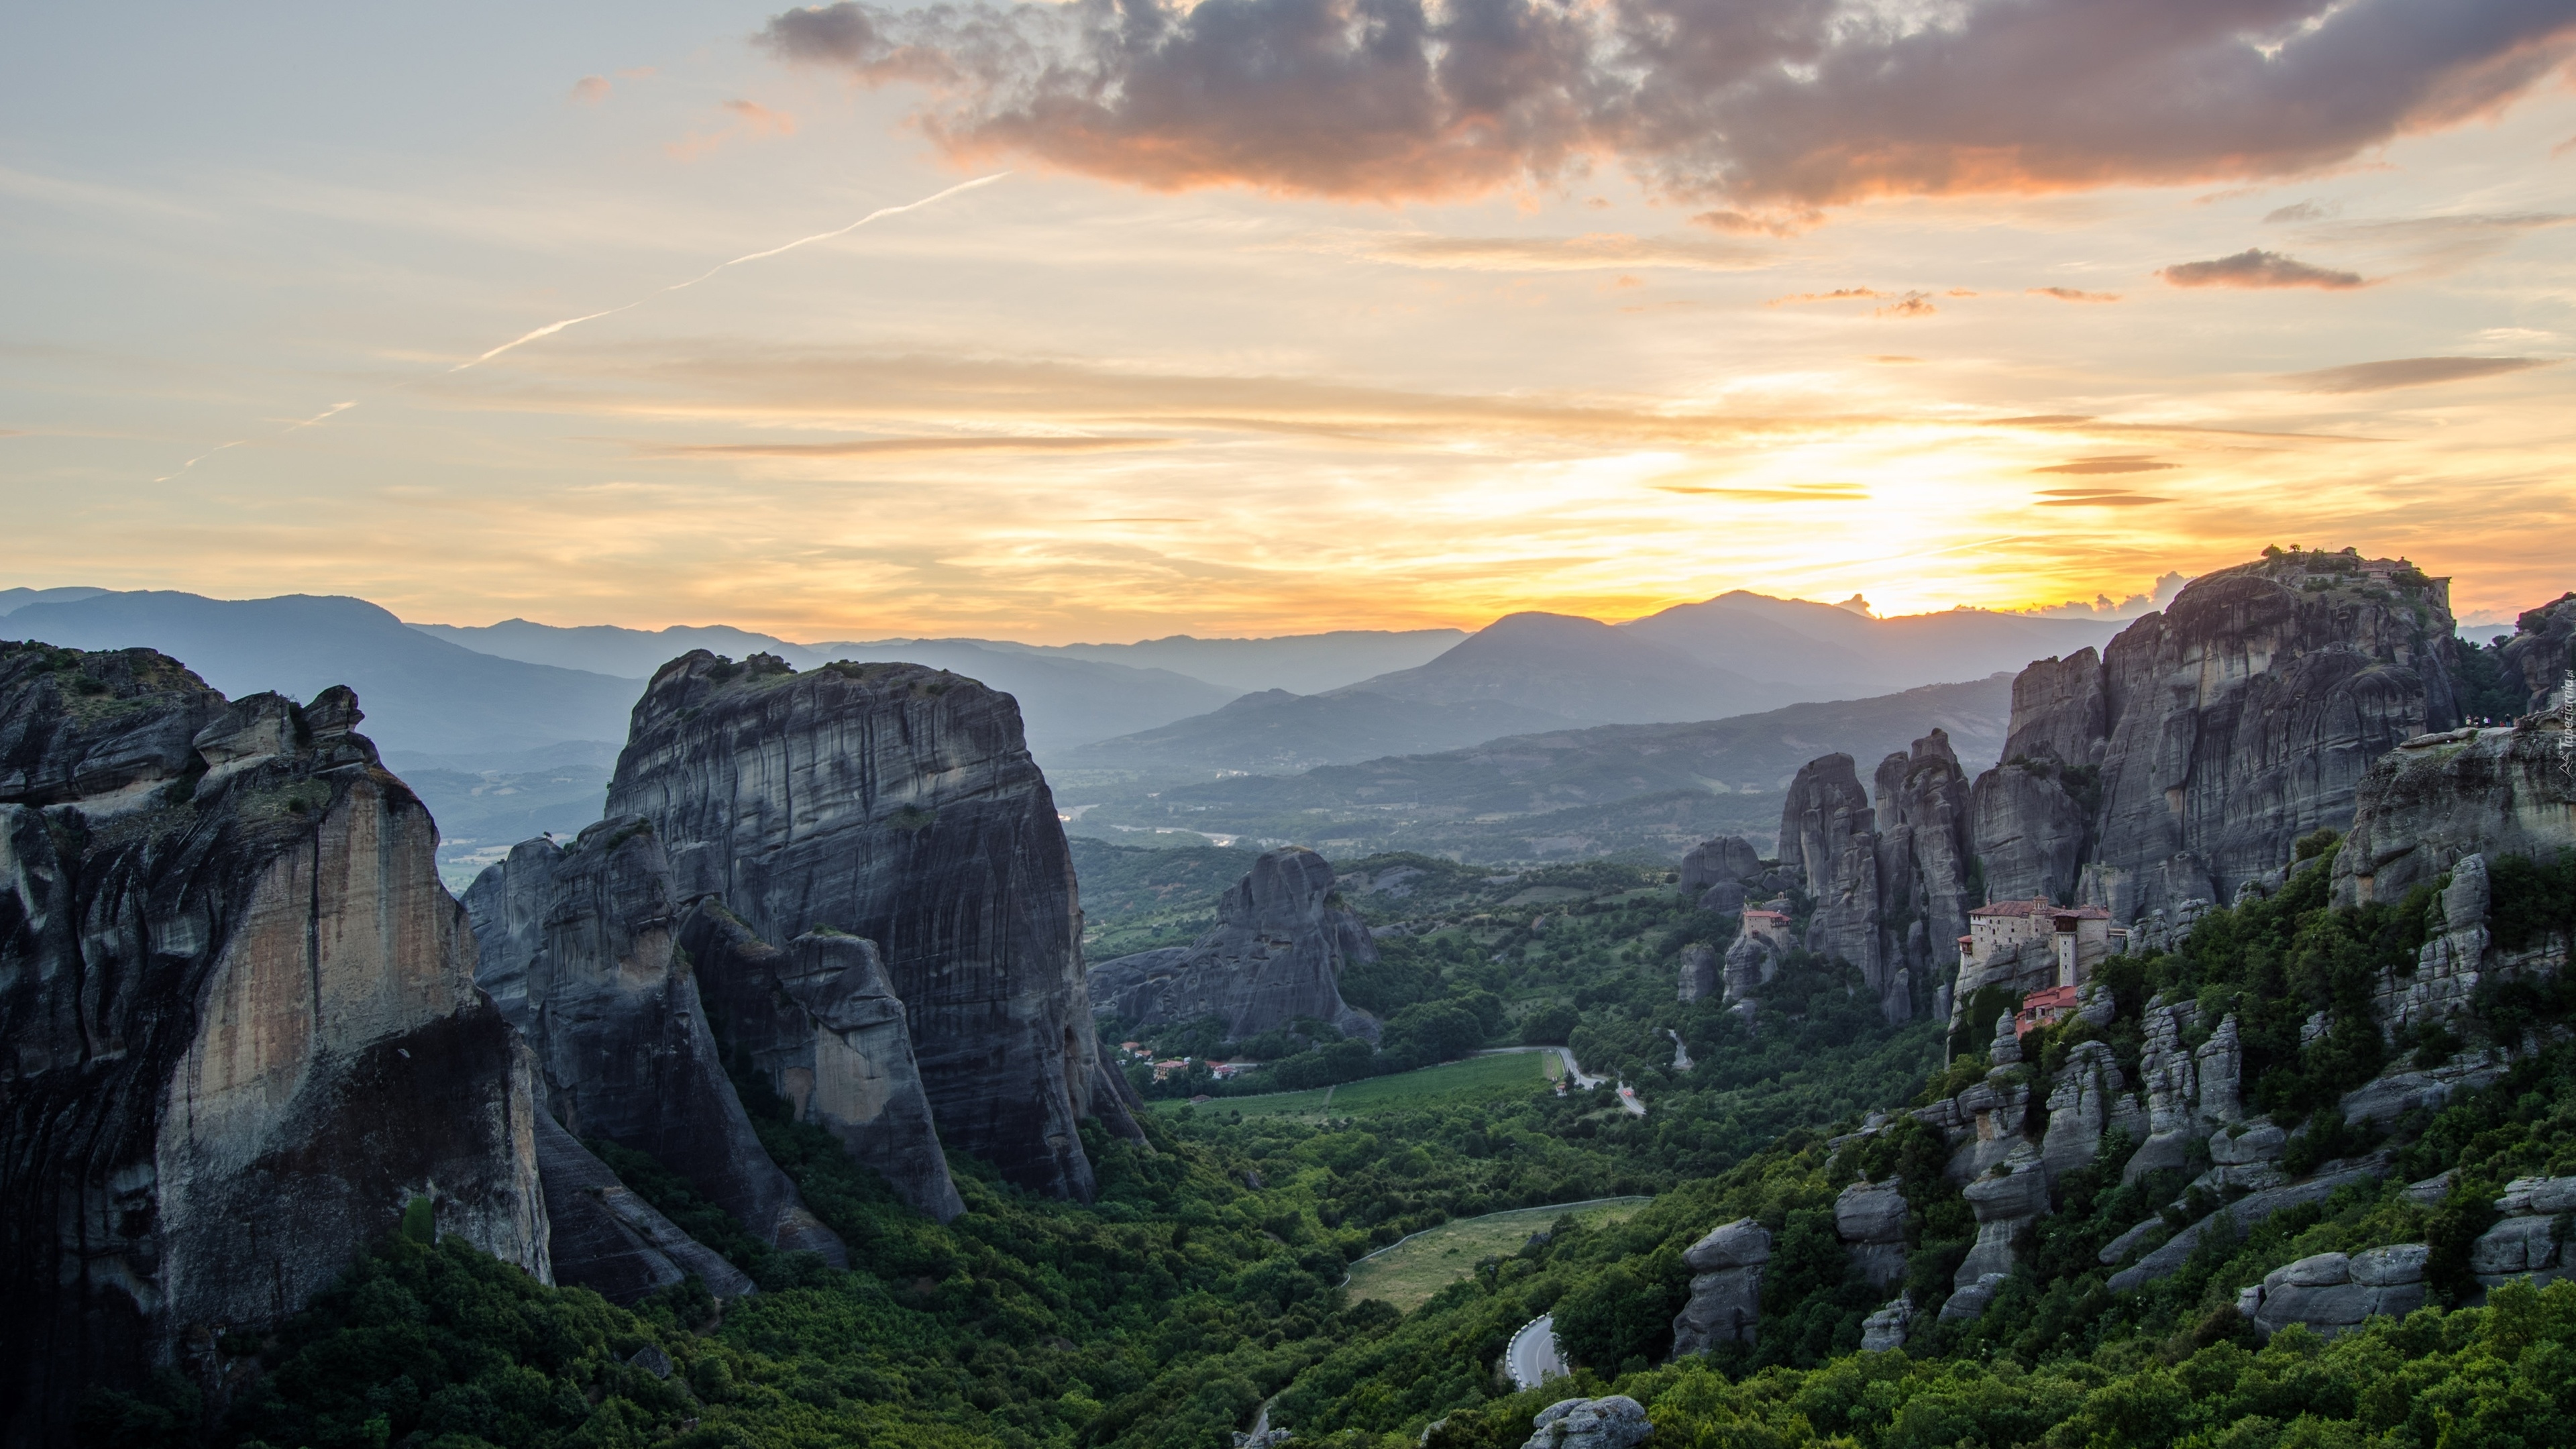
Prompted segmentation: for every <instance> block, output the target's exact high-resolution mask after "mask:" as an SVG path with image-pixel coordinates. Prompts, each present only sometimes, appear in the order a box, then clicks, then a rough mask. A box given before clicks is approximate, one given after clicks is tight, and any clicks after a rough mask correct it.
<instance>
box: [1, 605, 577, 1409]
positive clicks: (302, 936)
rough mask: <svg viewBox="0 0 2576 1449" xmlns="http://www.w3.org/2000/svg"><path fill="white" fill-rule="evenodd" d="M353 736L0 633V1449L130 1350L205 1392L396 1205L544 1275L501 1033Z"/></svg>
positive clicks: (419, 827)
mask: <svg viewBox="0 0 2576 1449" xmlns="http://www.w3.org/2000/svg"><path fill="white" fill-rule="evenodd" d="M359 718H360V716H359V712H358V708H357V700H356V698H355V696H353V695H351V694H350V693H349V692H348V691H347V690H345V689H333V690H328V691H325V692H324V693H323V694H322V695H321V696H320V697H319V698H317V699H315V700H314V701H313V702H312V703H311V704H310V705H306V706H303V707H301V708H299V707H297V706H295V705H294V704H291V703H289V702H288V701H286V700H284V699H281V698H279V697H277V696H275V695H255V696H252V697H250V698H247V699H243V700H241V701H238V702H235V703H230V704H228V703H227V702H226V701H225V700H224V698H223V696H221V695H220V694H217V693H216V692H215V691H213V690H211V689H208V688H206V687H205V686H204V685H203V684H201V683H200V682H199V681H198V680H197V679H196V678H195V676H193V675H191V674H189V673H188V672H187V670H186V669H185V668H183V667H182V666H180V665H179V664H178V663H176V662H175V661H173V660H170V659H168V658H166V657H164V656H161V655H159V654H155V653H153V652H151V651H149V650H126V651H122V652H118V653H106V654H82V653H79V652H78V651H73V650H56V649H51V648H48V647H47V646H44V645H0V1047H5V1056H0V1103H5V1114H6V1115H5V1119H4V1120H0V1133H5V1143H0V1202H6V1203H7V1204H8V1205H9V1206H8V1209H7V1211H6V1212H5V1213H0V1301H5V1302H6V1303H7V1304H8V1305H9V1312H8V1313H7V1314H6V1315H0V1365H5V1367H4V1368H0V1372H5V1373H6V1374H7V1375H8V1389H7V1390H6V1392H5V1393H0V1403H5V1404H7V1405H9V1406H10V1407H9V1410H8V1413H9V1416H10V1417H9V1420H8V1422H7V1423H6V1424H5V1425H0V1437H5V1438H6V1439H7V1440H8V1441H9V1442H12V1443H33V1442H45V1441H48V1440H54V1439H59V1438H61V1437H62V1436H63V1435H64V1433H65V1432H66V1430H67V1427H68V1416H69V1413H70V1410H71V1407H72V1404H73V1402H74V1401H75V1400H76V1398H77V1397H78V1395H79V1394H80V1393H81V1392H83V1391H85V1390H87V1389H88V1388H90V1387H93V1386H101V1385H104V1386H108V1387H117V1386H122V1385H126V1384H130V1383H132V1382H133V1381H134V1380H136V1379H137V1378H139V1377H140V1376H142V1374H143V1373H144V1372H145V1371H146V1370H147V1369H148V1368H149V1367H150V1366H152V1365H154V1364H178V1365H181V1366H182V1367H184V1368H187V1369H190V1370H192V1371H194V1372H195V1373H197V1374H198V1375H199V1376H201V1377H202V1378H203V1379H204V1380H205V1381H206V1382H208V1383H209V1385H210V1386H211V1385H212V1384H213V1383H214V1382H215V1379H216V1375H218V1374H219V1372H220V1367H221V1366H220V1362H219V1358H218V1355H219V1353H220V1350H219V1349H218V1347H217V1345H218V1344H219V1342H220V1341H221V1336H222V1335H223V1334H224V1333H226V1332H230V1331H234V1330H242V1331H250V1332H257V1331H259V1330H261V1329H264V1328H266V1327H268V1326H270V1325H273V1324H275V1323H276V1322H277V1321H279V1320H280V1319H281V1318H282V1317H283V1316H285V1315H286V1314H289V1313H292V1312H294V1311H296V1310H297V1309H299V1308H301V1307H302V1306H303V1304H304V1303H305V1301H306V1300H307V1299H308V1298H309V1297H310V1296H311V1295H312V1294H313V1293H314V1292H316V1291H317V1290H319V1289H321V1288H322V1287H324V1286H326V1285H327V1284H329V1283H330V1282H331V1280H332V1279H334V1278H336V1277H337V1276H338V1275H339V1274H340V1273H341V1271H342V1270H343V1269H345V1268H346V1267H347V1266H348V1264H349V1263H350V1261H351V1260H352V1259H353V1258H354V1257H355V1256H356V1255H357V1254H358V1253H359V1252H361V1251H362V1250H363V1249H364V1248H365V1247H366V1246H367V1245H368V1244H369V1243H371V1242H373V1241H375V1240H376V1239H378V1238H380V1237H382V1236H384V1235H385V1234H387V1233H390V1232H392V1231H393V1230H394V1228H395V1227H396V1225H397V1224H398V1222H399V1221H400V1219H401V1217H402V1215H403V1213H404V1211H405V1208H406V1206H407V1204H408V1203H409V1202H410V1201H411V1200H412V1199H413V1198H427V1199H429V1200H430V1202H431V1204H432V1213H433V1219H434V1221H435V1223H436V1225H437V1227H438V1229H439V1231H441V1232H442V1233H453V1234H458V1235H461V1236H463V1237H464V1238H466V1239H467V1240H468V1241H470V1242H472V1243H474V1244H475V1245H476V1246H478V1247H480V1248H482V1249H484V1250H485V1251H488V1252H490V1253H493V1254H494V1255H496V1256H498V1257H500V1258H502V1259H503V1260H505V1261H507V1262H511V1263H515V1264H517V1265H519V1266H520V1267H522V1268H524V1269H526V1270H528V1271H529V1272H531V1273H534V1274H537V1275H539V1276H541V1277H542V1276H544V1275H545V1274H546V1273H547V1271H548V1263H547V1256H546V1212H545V1206H544V1203H543V1200H542V1197H541V1195H540V1192H539V1187H538V1182H537V1166H536V1144H535V1136H536V1130H537V1129H536V1116H537V1113H536V1106H535V1100H534V1092H535V1087H534V1082H533V1078H532V1070H531V1064H530V1061H529V1058H528V1055H527V1053H526V1049H525V1048H524V1047H522V1046H520V1045H519V1044H518V1042H517V1040H516V1038H515V1036H514V1034H513V1033H512V1032H511V1030H510V1028H509V1024H508V1023H507V1022H505V1021H504V1020H502V1018H501V1015H500V1013H499V1012H498V1011H496V1010H494V1009H493V1008H492V1007H491V1006H490V1005H488V1004H487V1003H485V1002H483V1001H482V1000H481V998H480V997H478V996H477V995H476V993H475V990H474V981H473V965H474V946H473V939H472V937H471V936H470V935H469V934H468V933H467V930H466V927H465V920H464V912H463V911H462V910H460V909H459V908H458V907H457V905H456V903H455V901H453V900H452V899H450V898H449V896H448V894H447V892H446V891H445V890H444V889H443V888H441V886H440V885H439V881H438V872H437V868H436V863H435V859H434V852H435V850H436V846H437V831H436V828H435V827H434V826H433V825H432V824H431V822H430V819H429V814H428V812H427V811H425V810H424V809H422V808H421V806H420V803H419V801H418V800H417V799H416V798H414V797H413V795H412V793H411V792H410V791H409V790H408V789H406V788H405V787H404V786H403V784H402V782H401V781H399V780H397V779H395V778H394V777H393V776H392V775H390V774H388V773H387V772H386V771H385V770H384V769H383V768H382V766H380V765H379V764H378V763H377V761H376V753H375V747H374V746H373V745H371V744H369V743H368V742H367V740H366V739H365V738H364V737H362V736H360V735H357V734H355V733H353V732H352V731H353V730H354V727H355V726H356V725H357V723H358V721H359Z"/></svg>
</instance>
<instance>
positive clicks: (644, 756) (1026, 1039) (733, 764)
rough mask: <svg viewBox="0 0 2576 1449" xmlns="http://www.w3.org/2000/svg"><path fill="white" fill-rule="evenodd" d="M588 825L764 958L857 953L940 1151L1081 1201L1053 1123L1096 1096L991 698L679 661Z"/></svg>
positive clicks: (1038, 842)
mask: <svg viewBox="0 0 2576 1449" xmlns="http://www.w3.org/2000/svg"><path fill="white" fill-rule="evenodd" d="M608 813H609V814H611V815H634V816H641V817H643V818H644V819H647V820H650V821H651V822H653V825H654V828H655V830H656V831H657V832H658V834H659V835H660V837H661V841H662V845H663V848H664V849H665V850H666V851H668V852H669V855H670V859H671V867H672V871H673V874H674V876H675V877H676V880H677V885H678V894H679V896H680V898H681V899H683V900H690V899H695V898H697V897H699V896H706V895H714V896H718V897H721V898H722V899H723V901H724V902H725V904H726V905H727V906H728V907H729V908H731V909H732V910H733V911H734V913H735V914H737V915H738V916H740V917H741V918H742V920H743V921H744V923H745V924H746V925H748V926H749V927H750V928H751V930H752V932H753V933H754V934H755V935H757V936H758V937H759V938H760V939H762V940H764V941H773V942H775V941H786V940H792V939H794V938H795V937H797V936H801V935H803V934H805V933H806V932H808V931H810V930H814V929H816V928H818V927H824V926H829V927H832V928H834V929H837V930H842V931H847V932H849V933H850V934H852V935H855V936H864V937H866V938H867V939H869V940H871V941H874V942H876V943H877V947H878V949H879V951H880V952H882V953H883V958H884V963H885V970H886V976H887V978H888V980H889V982H890V983H891V984H892V986H893V988H894V992H895V995H896V996H898V997H899V998H901V1000H902V1001H903V1004H904V1008H905V1011H906V1013H907V1015H908V1017H909V1024H910V1030H911V1034H912V1044H913V1048H914V1050H915V1052H916V1053H917V1054H918V1057H919V1061H920V1069H921V1080H922V1085H923V1087H924V1088H925V1089H926V1090H927V1091H928V1093H929V1096H930V1103H931V1108H932V1110H933V1112H934V1113H936V1115H937V1118H938V1122H939V1132H940V1136H941V1137H942V1139H943V1140H945V1141H946V1142H947V1143H948V1144H949V1145H950V1146H952V1147H958V1148H962V1149H964V1150H966V1151H969V1152H974V1153H977V1154H980V1155H982V1156H984V1157H987V1158H989V1159H990V1160H991V1161H992V1162H993V1163H994V1165H995V1166H997V1167H998V1168H999V1169H1000V1170H1001V1172H1002V1174H1003V1175H1004V1176H1005V1177H1006V1178H1008V1179H1010V1180H1011V1181H1013V1182H1015V1183H1018V1184H1020V1185H1021V1186H1024V1187H1028V1188H1031V1189H1034V1190H1037V1191H1041V1192H1048V1193H1054V1194H1057V1195H1060V1196H1067V1197H1078V1198H1088V1197H1089V1196H1090V1195H1091V1192H1092V1172H1091V1163H1090V1161H1089V1159H1088V1158H1086V1157H1085V1156H1084V1153H1083V1149H1082V1140H1081V1137H1080V1134H1079V1132H1078V1131H1077V1124H1078V1123H1079V1121H1080V1120H1081V1119H1082V1118H1083V1117H1085V1116H1088V1115H1091V1114H1092V1113H1093V1112H1094V1111H1095V1110H1097V1108H1096V1105H1095V1104H1096V1103H1097V1102H1099V1101H1102V1100H1108V1099H1114V1098H1115V1095H1116V1093H1117V1090H1118V1089H1117V1087H1116V1085H1115V1084H1114V1083H1112V1082H1110V1081H1109V1076H1110V1074H1109V1073H1106V1072H1104V1071H1103V1070H1102V1068H1101V1065H1100V1060H1099V1052H1098V1047H1097V1043H1096V1041H1095V1039H1094V1036H1093V1030H1092V1021H1091V1002H1090V999H1089V996H1088V994H1087V992H1086V991H1085V990H1084V986H1083V976H1082V949H1081V931H1080V912H1079V910H1078V908H1077V905H1076V902H1075V899H1074V883H1073V865H1072V858H1071V856H1070V854H1069V853H1068V851H1067V849H1066V846H1065V840H1064V827H1063V825H1062V823H1061V822H1060V821H1059V820H1058V819H1057V816H1056V809H1055V799H1054V797H1053V795H1052V794H1050V793H1049V791H1048V789H1047V784H1046V780H1045V779H1044V777H1043V776H1041V775H1040V774H1039V772H1038V767H1037V764H1036V762H1035V761H1033V760H1031V759H1030V758H1029V753H1028V748H1027V746H1026V744H1025V742H1024V740H1023V738H1022V735H1021V729H1020V719H1019V710H1018V707H1017V706H1016V705H1014V704H1013V703H1012V701H1011V698H1010V696H1008V695H1005V694H1000V693H997V692H995V691H993V690H990V689H987V688H985V687H984V686H983V685H981V684H978V683H976V682H975V681H973V680H971V679H967V678H964V677H962V676H959V675H955V674H949V673H946V672H945V671H941V670H936V669H927V668H923V667H921V666H918V665H911V664H830V665H825V666H824V667H822V668H820V669H814V670H809V671H806V672H804V673H801V674H800V673H797V672H795V671H794V670H793V669H791V668H790V667H789V666H788V665H787V664H786V663H784V662H783V661H780V660H778V659H776V658H774V657H771V656H768V655H754V656H752V657H751V658H750V659H748V660H746V661H744V662H743V663H740V664H736V663H733V662H731V661H728V660H723V659H719V658H717V657H716V656H715V655H713V654H709V653H707V652H706V651H704V650H696V651H693V652H691V653H689V654H687V655H685V656H683V657H681V658H679V659H676V660H674V661H672V662H671V663H669V664H667V665H665V666H663V667H662V669H661V670H660V671H659V672H658V673H656V674H655V675H654V677H653V681H652V683H651V684H650V685H649V686H648V687H647V688H646V690H645V692H644V697H643V698H642V699H641V700H639V701H638V702H637V703H636V706H635V716H634V726H633V730H632V732H631V734H630V735H629V737H628V740H627V744H626V749H625V752H624V753H623V754H621V755H620V756H619V757H618V762H617V773H616V775H615V777H614V778H613V779H612V780H611V782H610V785H609V798H608Z"/></svg>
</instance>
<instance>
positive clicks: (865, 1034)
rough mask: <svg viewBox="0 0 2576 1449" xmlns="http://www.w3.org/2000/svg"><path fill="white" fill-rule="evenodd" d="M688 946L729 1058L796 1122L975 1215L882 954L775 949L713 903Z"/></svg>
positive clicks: (805, 940)
mask: <svg viewBox="0 0 2576 1449" xmlns="http://www.w3.org/2000/svg"><path fill="white" fill-rule="evenodd" d="M679 940H680V943H681V945H682V947H683V948H684V949H685V950H686V951H687V952H688V955H689V958H690V959H691V960H693V961H695V962H697V965H698V979H699V982H700V984H701V986H702V988H703V990H704V992H705V994H706V998H707V1007H708V1014H709V1016H710V1017H711V1018H712V1019H713V1021H714V1022H715V1025H716V1034H717V1036H718V1037H719V1038H720V1039H721V1040H722V1041H723V1043H724V1045H725V1048H726V1050H727V1051H728V1052H730V1053H731V1054H732V1055H733V1057H734V1059H735V1060H736V1061H740V1062H744V1063H747V1064H748V1065H749V1066H750V1068H751V1069H752V1070H753V1071H755V1072H757V1073H758V1074H759V1075H760V1076H761V1077H762V1079H763V1080H765V1081H766V1082H767V1083H768V1084H769V1089H770V1091H772V1092H773V1093H775V1094H777V1096H778V1098H779V1100H780V1101H782V1102H784V1103H786V1105H787V1110H788V1112H789V1113H790V1114H791V1115H792V1116H793V1117H794V1118H795V1119H796V1120H797V1121H800V1122H811V1123H814V1124H815V1125H816V1126H819V1127H821V1128H823V1129H824V1130H825V1131H828V1132H830V1133H831V1134H832V1135H833V1136H834V1137H835V1138H838V1139H839V1140H840V1143H841V1146H842V1147H843V1148H844V1149H846V1150H847V1151H848V1152H849V1154H850V1156H851V1157H852V1158H854V1159H856V1160H857V1161H859V1162H862V1163H865V1164H866V1165H867V1166H869V1167H872V1168H874V1169H876V1170H877V1172H878V1173H879V1174H881V1175H882V1176H883V1177H884V1178H885V1179H886V1181H887V1182H888V1183H889V1184H891V1185H892V1186H893V1187H894V1190H895V1194H896V1195H897V1196H898V1197H901V1198H902V1199H903V1200H904V1201H905V1202H908V1203H910V1204H912V1205H913V1206H914V1207H916V1208H919V1209H920V1210H922V1211H923V1212H925V1213H928V1214H930V1215H931V1216H932V1217H934V1218H937V1219H938V1220H939V1221H941V1222H943V1223H944V1222H949V1221H951V1220H953V1219H955V1218H956V1216H957V1215H958V1214H959V1213H962V1212H964V1211H965V1210H966V1204H965V1202H964V1201H963V1200H962V1199H960V1198H959V1197H958V1195H957V1185H956V1183H955V1182H954V1181H952V1180H951V1179H950V1177H949V1175H948V1159H947V1157H946V1156H945V1155H943V1154H942V1153H941V1151H940V1145H939V1134H938V1132H937V1130H936V1127H935V1125H934V1121H933V1114H932V1109H931V1106H930V1096H929V1093H928V1092H927V1091H925V1090H924V1089H923V1087H922V1082H921V1072H920V1068H919V1066H918V1064H917V1062H916V1060H915V1058H914V1055H913V1050H912V1035H911V1032H910V1029H909V1016H908V1014H907V1013H906V1011H905V1009H904V1004H903V1002H902V1000H901V999H899V998H898V997H896V995H895V994H894V988H893V986H892V985H891V984H890V983H889V982H888V981H887V980H886V972H885V964H884V960H883V958H882V957H881V956H880V955H879V954H878V952H877V947H876V943H875V942H873V941H870V940H867V939H865V938H863V937H859V936H848V935H841V934H838V933H829V934H827V933H823V932H815V931H809V932H807V933H806V934H804V935H802V936H798V937H797V938H795V939H794V940H792V941H789V942H788V943H787V945H786V946H785V947H784V948H780V947H775V946H772V945H770V944H769V943H768V942H766V941H763V940H761V939H760V938H758V937H757V936H754V935H753V934H752V933H751V929H750V927H749V926H747V925H745V924H744V923H743V921H742V919H741V918H740V917H738V916H736V915H734V914H733V913H732V912H731V911H728V910H726V909H725V907H724V905H723V904H722V903H721V902H719V901H715V900H712V899H709V900H702V901H699V902H698V903H697V904H696V905H694V906H692V907H690V909H689V914H688V916H687V917H686V918H685V919H684V920H683V921H682V922H681V924H680V928H679ZM1103 1101H1104V1103H1105V1104H1108V1103H1107V1099H1106V1097H1105V1096H1104V1098H1103ZM1109 1105H1114V1104H1109ZM1119 1110H1120V1111H1122V1112H1123V1110H1124V1109H1123V1107H1122V1108H1119Z"/></svg>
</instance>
